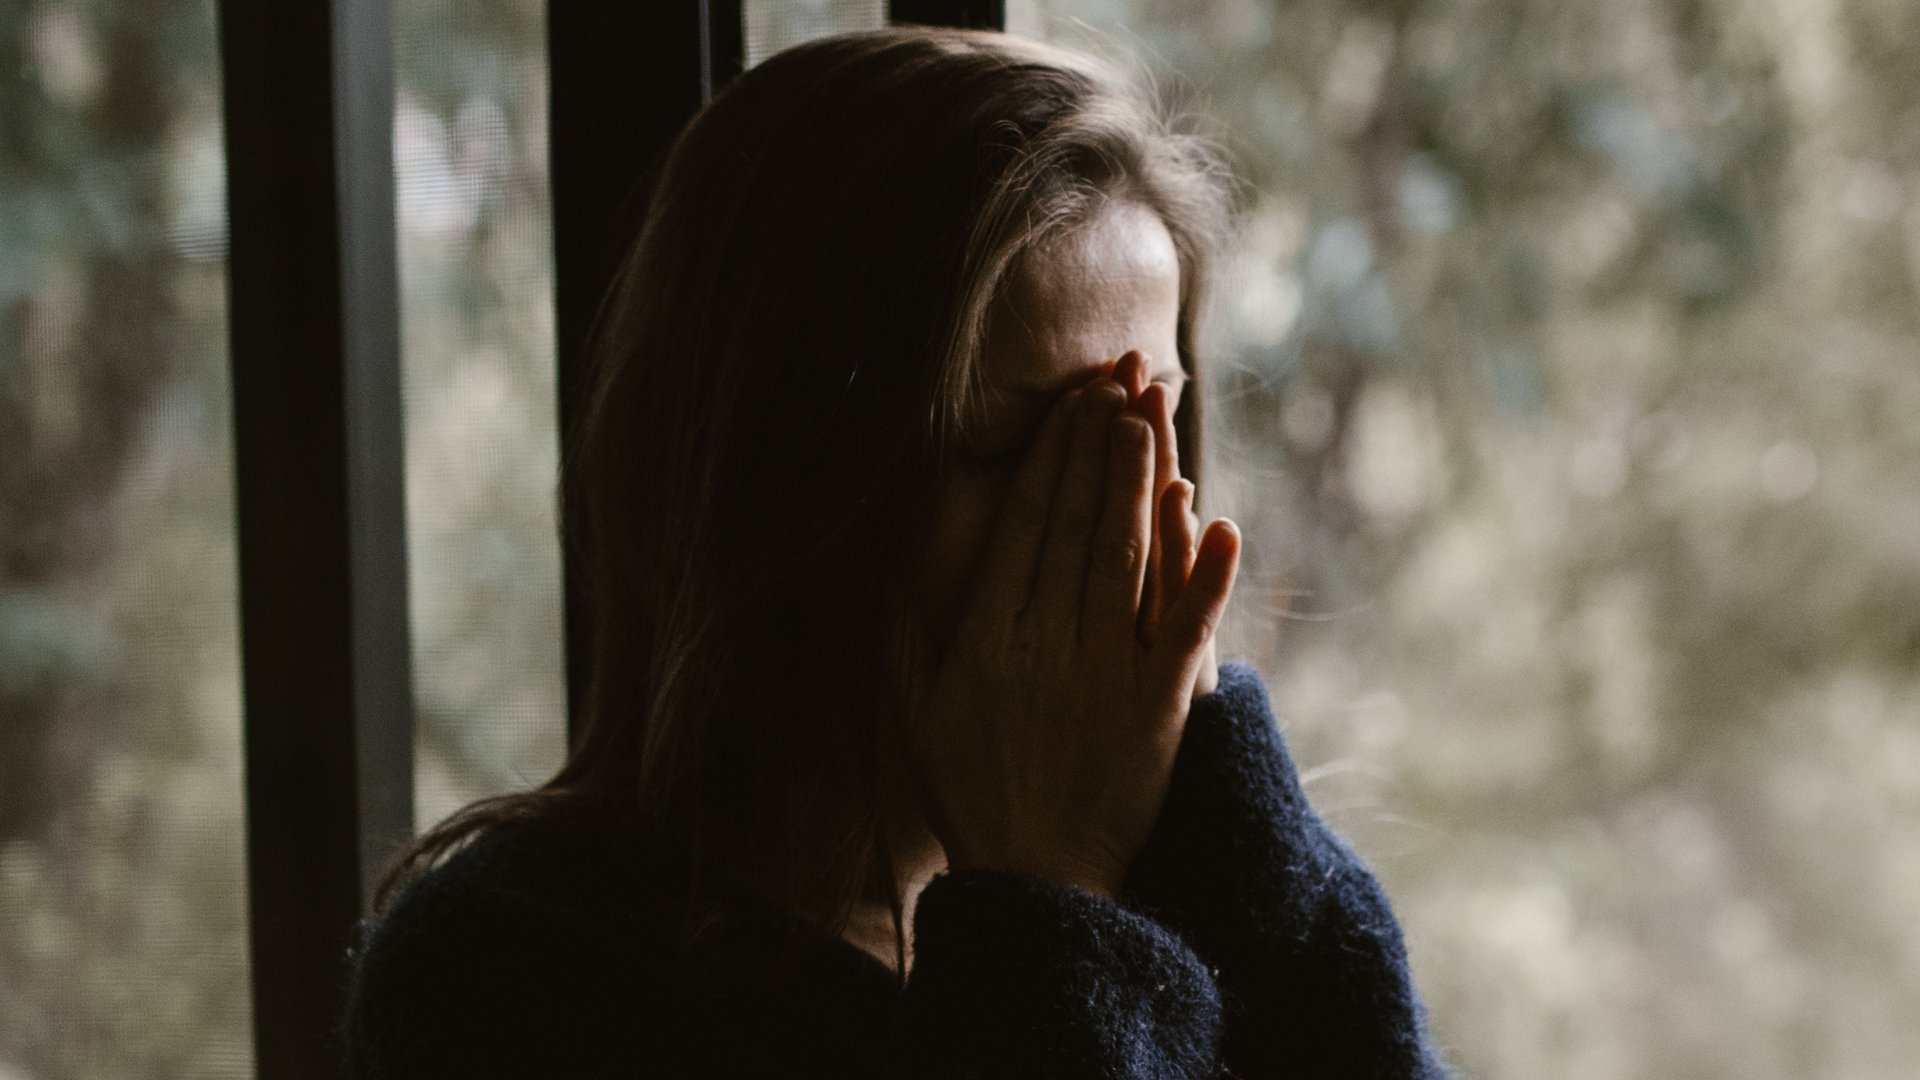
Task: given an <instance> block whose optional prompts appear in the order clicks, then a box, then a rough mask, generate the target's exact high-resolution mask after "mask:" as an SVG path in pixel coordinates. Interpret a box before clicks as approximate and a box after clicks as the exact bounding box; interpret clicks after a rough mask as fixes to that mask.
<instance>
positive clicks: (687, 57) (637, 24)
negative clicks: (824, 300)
mask: <svg viewBox="0 0 1920 1080" xmlns="http://www.w3.org/2000/svg"><path fill="white" fill-rule="evenodd" d="M741 4H742V0H657V2H651V3H630V4H593V3H588V2H587V0H551V2H550V3H549V10H548V23H547V29H548V50H549V62H550V67H549V71H550V78H551V92H550V95H549V102H550V110H551V111H550V115H549V119H550V138H551V144H550V154H551V165H552V189H553V221H554V279H555V297H554V302H555V316H556V318H555V323H556V332H557V334H558V342H557V344H558V349H559V353H558V355H559V401H560V413H561V424H562V429H561V430H562V432H563V434H564V433H565V432H569V431H571V430H572V427H573V424H574V423H575V422H576V420H577V418H578V411H579V404H580V400H581V394H582V391H583V389H584V387H585V385H586V381H587V360H586V356H585V352H584V349H585V345H586V342H587V339H588V335H589V332H590V330H591V328H592V325H593V321H594V318H595V316H596V314H597V312H598V311H599V308H600V305H601V301H602V298H603V297H604V296H605V294H606V291H607V288H608V286H609V284H610V283H611V281H612V279H613V276H614V273H615V270H616V269H617V266H618V262H619V259H620V258H621V256H622V255H623V254H624V250H625V248H626V246H627V245H628V244H629V243H630V242H631V240H632V237H633V235H634V233H635V230H636V229H637V227H638V223H639V221H640V218H641V214H642V211H643V209H644V206H645V198H646V193H647V188H648V181H649V179H650V177H651V175H652V171H653V170H654V169H655V168H656V167H657V165H658V162H659V159H660V157H661V156H662V154H663V152H664V151H665V149H666V147H667V146H668V145H669V144H670V143H671V141H672V139H673V137H674V135H675V134H676V133H677V132H678V131H679V130H680V128H681V126H682V125H684V124H685V122H686V121H687V119H688V118H689V117H691V116H692V115H693V114H694V112H696V111H697V110H698V109H699V108H700V107H701V106H702V105H703V104H705V103H706V102H707V101H709V100H711V99H712V97H713V95H714V93H716V92H717V91H718V90H719V89H720V88H721V87H723V86H725V85H726V83H727V81H728V80H730V79H732V78H733V77H734V76H736V75H738V74H739V72H740V70H741V68H742V66H743V64H744V52H745V50H744V33H743V18H742V15H743V12H742V6H741ZM219 8H220V11H219V30H220V58H221V64H222V74H223V80H224V94H223V99H224V106H223V107H224V116H225V128H226V133H225V138H226V151H227V204H228V223H229V264H228V265H229V285H228V290H229V291H228V296H229V334H230V345H231V363H232V387H233V432H234V461H235V464H234V490H235V506H236V519H237V520H236V529H237V536H238V545H239V574H240V625H241V653H242V656H241V659H242V685H243V692H244V697H245V713H246V715H245V731H244V738H245V744H246V746H245V762H246V811H247V840H246V852H247V879H248V893H249V896H248V904H249V917H250V924H249V925H250V950H251V960H252V963H251V972H252V980H253V988H252V989H253V1013H254V1017H253V1020H254V1045H255V1053H256V1074H257V1075H258V1076H259V1077H261V1080H292V1078H296V1077H299V1078H305V1077H313V1078H321V1077H325V1078H329V1080H331V1078H333V1077H336V1076H338V1075H339V1061H340V1058H339V1054H340V1049H341V1047H340V1045H339V1041H338V1032H339V1030H340V1024H341V1021H342V1016H341V1014H340V1009H341V1006H342V1004H343V1001H344V989H345V982H346V975H347V967H346V958H347V952H348V949H349V948H350V947H351V945H352V942H353V933H354V925H355V923H356V921H357V920H358V919H359V918H360V916H361V915H362V914H363V912H364V911H365V910H366V907H367V904H368V901H369V898H370V892H371V889H372V887H373V885H374V883H375V881H376V880H377V877H378V875H379V873H380V871H381V869H382V868H383V867H384V866H385V864H386V862H387V860H388V859H389V858H390V857H391V856H392V854H393V852H394V851H395V850H396V849H397V847H398V846H399V845H401V844H403V843H404V842H405V841H406V840H407V839H408V838H409V837H410V836H411V835H412V832H413V824H414V823H413V820H412V807H413V708H414V704H413V689H412V669H411V647H410V635H409V629H410V628H409V625H408V613H407V562H406V511H405V498H404V481H405V472H404V464H403V449H404V438H403V429H402V401H401V378H400V346H399V337H400V336H399V326H400V313H399V287H398V276H397V269H396V252H395V239H394V201H393V160H392V131H393V53H392V16H391V8H390V0H279V2H276V3H272V4H266V3H254V2H248V0H224V2H222V3H221V4H220V5H219ZM890 13H891V16H892V18H893V20H894V21H895V22H914V23H923V24H943V25H956V26H985V27H994V28H998V27H1000V26H1003V25H1004V14H1005V6H1004V0H947V2H936V0H893V3H892V5H891V8H890ZM616 113H617V114H618V115H619V117H620V124H619V130H618V132H617V135H616V137H609V135H610V131H609V124H608V118H609V116H611V115H614V114H616ZM565 559H566V565H567V567H568V569H567V612H568V615H567V622H566V625H567V675H568V687H569V699H570V710H569V711H570V721H569V726H570V733H571V729H572V728H573V726H574V722H573V720H572V719H571V717H572V716H573V715H576V714H577V711H578V707H579V703H580V696H579V695H580V691H581V689H582V688H583V687H584V686H585V680H586V678H587V677H588V674H589V673H588V671H587V657H588V655H589V653H588V647H587V645H588V642H587V628H586V626H585V625H584V622H583V619H582V618H581V612H582V605H580V604H579V602H578V598H579V597H578V592H577V590H578V588H579V584H578V572H577V568H578V552H576V551H572V550H569V551H567V552H566V553H565Z"/></svg>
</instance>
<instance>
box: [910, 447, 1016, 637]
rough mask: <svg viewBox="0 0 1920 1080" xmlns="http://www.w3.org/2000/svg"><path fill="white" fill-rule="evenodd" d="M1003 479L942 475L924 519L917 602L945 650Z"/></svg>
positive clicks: (983, 545)
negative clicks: (931, 509)
mask: <svg viewBox="0 0 1920 1080" xmlns="http://www.w3.org/2000/svg"><path fill="white" fill-rule="evenodd" d="M1005 492H1006V484H1005V482H1004V481H1001V480H997V479H993V478H982V477H974V476H968V475H965V474H957V475H953V476H949V477H948V478H946V479H945V480H944V481H943V482H942V485H941V493H940V495H939V497H938V498H937V499H936V500H935V501H934V505H933V512H932V514H931V515H930V517H929V519H928V522H927V538H926V544H925V546H924V547H923V548H922V549H921V552H920V559H919V562H918V565H917V567H916V575H915V576H916V581H915V593H916V606H917V607H918V609H919V612H920V616H921V619H922V620H923V623H924V626H925V629H926V631H927V634H928V636H929V638H931V640H932V641H933V643H934V645H935V646H936V647H937V648H940V649H942V650H944V649H945V648H946V643H947V638H948V637H949V636H950V635H951V633H952V630H953V624H954V622H955V621H956V620H957V619H958V618H959V616H960V604H961V601H962V600H964V599H965V595H966V589H967V585H968V583H969V582H970V580H971V579H972V576H973V570H974V567H975V565H976V564H977V563H978V562H979V558H980V553H981V552H982V551H983V550H985V548H986V543H987V538H988V537H989V536H991V535H992V532H993V523H994V521H995V520H996V518H997V517H998V516H999V512H1000V500H1001V497H1002V496H1003V495H1004V494H1005Z"/></svg>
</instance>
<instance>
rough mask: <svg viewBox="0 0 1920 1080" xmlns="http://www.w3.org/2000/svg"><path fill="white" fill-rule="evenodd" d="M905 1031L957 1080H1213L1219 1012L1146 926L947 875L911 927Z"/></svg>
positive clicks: (1200, 974)
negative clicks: (1186, 1079)
mask: <svg viewBox="0 0 1920 1080" xmlns="http://www.w3.org/2000/svg"><path fill="white" fill-rule="evenodd" d="M903 1008H904V1009H905V1011H906V1017H905V1018H906V1020H907V1023H906V1024H905V1025H904V1029H905V1031H906V1032H908V1033H909V1037H910V1038H912V1039H913V1040H914V1042H915V1043H916V1044H917V1045H916V1046H915V1047H914V1050H915V1053H914V1054H913V1055H912V1056H913V1057H914V1058H917V1059H918V1060H921V1061H939V1062H943V1063H948V1064H945V1065H943V1066H942V1070H943V1071H942V1072H941V1075H955V1076H994V1077H1001V1076H1047V1077H1081V1076H1085V1077H1095V1076H1102V1077H1104V1076H1206V1075H1211V1073H1212V1071H1213V1061H1214V1057H1215V1053H1216V1047H1217V1043H1218V1039H1219V1031H1220V998H1219V992H1218V991H1217V990H1216V988H1215V987H1214V983H1213V979H1212V977H1211V976H1210V974H1209V973H1208V971H1207V969H1206V968H1205V967H1204V966H1203V965H1202V964H1201V962H1200V960H1199V958H1198V957H1197V956H1195V955H1194V953H1193V951H1192V950H1191V949H1189V948H1187V946H1186V945H1185V944H1184V943H1183V942H1182V941H1181V940H1180V939H1179V938H1178V937H1176V936H1175V935H1174V934H1173V933H1171V932H1170V931H1168V930H1167V929H1166V928H1165V927H1163V926H1161V925H1159V924H1158V923H1156V922H1154V921H1153V920H1151V919H1149V918H1146V917H1145V916H1142V915H1140V914H1138V913H1136V912H1133V911H1130V910H1128V909H1127V908H1125V907H1123V906H1121V905H1119V904H1117V903H1114V902H1113V901H1110V900H1107V899H1105V898H1104V897H1100V896H1096V895H1094V894H1093V893H1089V892H1086V891H1084V890H1080V889H1076V888H1073V887H1071V886H1066V885H1059V884H1055V883H1052V882H1047V881H1041V880H1039V879H1037V878H1031V877H1027V876H1024V875H1020V874H1013V873H1005V872H1001V871H992V870H968V871H962V872H958V873H946V874H941V875H939V876H937V877H935V878H934V879H933V881H932V882H931V883H930V884H929V885H928V886H927V887H926V889H925V890H924V891H923V892H922V893H921V895H920V899H919V904H918V907H917V909H916V911H915V913H914V966H913V975H912V979H911V981H910V982H909V983H908V986H907V993H906V996H905V999H904V1002H903Z"/></svg>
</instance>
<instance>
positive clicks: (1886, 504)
mask: <svg viewBox="0 0 1920 1080" xmlns="http://www.w3.org/2000/svg"><path fill="white" fill-rule="evenodd" d="M1013 25H1014V27H1015V28H1016V29H1025V30H1027V31H1028V32H1032V33H1040V34H1045V35H1047V36H1051V37H1054V38H1057V39H1060V40H1065V41H1070V42H1076V43H1082V44H1090V45H1091V47H1094V48H1096V49H1102V50H1106V51H1113V50H1116V49H1117V50H1120V51H1123V52H1132V53H1142V54H1146V55H1149V56H1151V57H1153V58H1155V66H1156V67H1157V68H1159V69H1160V70H1161V72H1162V75H1163V78H1167V81H1168V82H1169V83H1170V84H1172V85H1184V86H1185V87H1187V89H1188V90H1189V92H1191V93H1193V94H1194V95H1195V97H1194V100H1195V102H1196V104H1197V107H1199V108H1201V109H1203V110H1204V112H1205V114H1206V115H1207V116H1209V117H1211V118H1212V120H1213V121H1214V124H1213V129H1214V131H1215V132H1216V135H1217V137H1218V138H1219V139H1220V140H1221V141H1222V143H1223V144H1224V146H1225V147H1226V148H1227V150H1228V151H1229V152H1230V154H1231V156H1232V157H1233V159H1234V162H1235V165H1236V168H1237V170H1238V173H1239V175H1240V176H1241V177H1242V178H1243V179H1244V181H1245V187H1244V190H1243V191H1242V192H1241V204H1242V212H1243V216H1242V218H1241V227H1240V229H1239V231H1238V241H1239V245H1238V250H1237V252H1236V253H1235V255H1234V256H1233V258H1232V260H1231V263H1230V266H1229V268H1228V270H1227V273H1226V275H1225V282H1224V284H1223V288H1222V290H1221V293H1222V295H1221V296H1220V298H1219V301H1220V302H1219V305H1218V311H1217V316H1216V319H1215V322H1214V329H1215V331H1216V341H1217V343H1218V346H1219V353H1218V355H1216V356H1214V357H1213V359H1214V361H1215V368H1214V371H1215V376H1216V378H1215V382H1214V390H1215V391H1216V398H1215V400H1217V401H1219V402H1220V408H1219V410H1218V416H1217V418H1216V427H1217V430H1216V431H1215V432H1214V433H1213V434H1214V437H1215V438H1216V439H1218V440H1219V441H1220V442H1221V443H1222V444H1224V445H1225V447H1226V449H1227V453H1226V455H1225V456H1226V458H1227V463H1228V468H1227V469H1226V470H1225V471H1226V472H1227V473H1229V474H1230V475H1229V476H1227V477H1225V478H1223V479H1225V480H1226V481H1227V482H1226V483H1225V484H1222V485H1220V488H1221V489H1220V490H1215V491H1213V492H1210V493H1207V497H1208V498H1209V499H1211V500H1212V502H1213V504H1214V512H1225V513H1230V514H1232V515H1233V516H1234V517H1235V518H1236V520H1238V521H1239V522H1241V524H1242V525H1243V527H1244V528H1245V530H1246V534H1247V537H1248V541H1247V542H1248V549H1249V561H1250V569H1251V571H1252V573H1251V574H1250V575H1249V576H1247V577H1244V578H1243V585H1242V586H1241V589H1240V590H1238V591H1237V593H1236V595H1237V597H1238V599H1237V600H1236V603H1237V604H1238V605H1239V610H1238V611H1237V612H1236V613H1235V615H1236V622H1235V623H1234V625H1233V627H1232V637H1231V640H1232V642H1233V643H1234V645H1233V647H1231V648H1228V649H1227V650H1226V652H1227V654H1229V655H1232V654H1239V655H1244V656H1248V657H1250V658H1253V659H1255V660H1257V661H1258V662H1259V663H1260V664H1261V666H1262V668H1263V670H1265V671H1267V672H1269V674H1270V681H1271V682H1272V683H1273V686H1274V691H1275V693H1276V695H1277V696H1278V698H1279V700H1281V701H1282V702H1284V704H1285V707H1286V710H1287V712H1286V717H1287V719H1286V723H1287V724H1288V729H1289V736H1290V738H1291V740H1292V741H1293V743H1294V745H1295V747H1296V749H1297V750H1298V752H1299V755H1300V758H1301V760H1302V761H1303V762H1304V763H1306V765H1307V766H1308V767H1310V768H1311V770H1312V772H1313V779H1312V781H1311V785H1310V786H1311V790H1312V791H1313V792H1314V794H1315V799H1316V802H1317V803H1318V804H1320V805H1321V806H1322V808H1323V809H1324V811H1325V812H1326V813H1327V815H1328V816H1329V818H1330V819H1331V820H1332V821H1333V822H1334V823H1335V824H1336V825H1337V826H1338V827H1340V828H1341V829H1342V830H1344V831H1346V832H1347V833H1348V834H1349V835H1351V836H1353V837H1354V839H1355V841H1356V843H1357V844H1358V846H1359V847H1360V848H1361V849H1362V851H1363V852H1364V853H1366V854H1367V855H1368V857H1369V858H1370V859H1371V861H1373V862H1374V863H1375V865H1376V866H1378V867H1379V868H1380V870H1381V873H1382V877H1383V879H1384V880H1385V881H1386V883H1387V885H1388V887H1389V891H1390V892H1391V894H1392V895H1393V897H1394V898H1395V901H1396V904H1397V905H1398V908H1399V910H1400V912H1401V914H1402V916H1403V919H1404V921H1405V922H1406V924H1407V927H1408V931H1409V939H1410V947H1411V949H1412V952H1413V958H1414V962H1415V965H1416V968H1417V971H1418V976H1419V982H1420V985H1421V986H1422V988H1423V989H1424V990H1425V992H1426V994H1427V997H1428V1000H1429V1003H1430V1006H1431V1008H1432V1011H1433V1016H1434V1023H1435V1025H1436V1028H1437V1030H1438V1032H1439V1034H1440V1035H1441V1037H1442V1038H1443V1040H1444V1042H1445V1043H1446V1045H1447V1046H1449V1047H1450V1048H1451V1050H1452V1053H1453V1055H1454V1057H1455V1059H1456V1060H1457V1062H1458V1063H1459V1064H1460V1065H1461V1066H1462V1067H1463V1071H1464V1073H1465V1075H1469V1076H1479V1077H1536V1076H1554V1077H1561V1078H1566V1080H1589V1078H1591V1080H1601V1078H1609V1080H1611V1078H1623V1080H1624V1078H1628V1077H1651V1076H1660V1077H1683V1076H1684V1077H1701V1078H1709V1077H1728V1078H1732V1077H1741V1078H1745V1080H1755V1078H1763V1077H1764V1078H1775V1077H1777V1078H1782V1080H1784V1078H1790V1077H1807V1076H1821V1077H1861V1078H1866V1077H1875V1078H1893V1077H1904V1076H1911V1075H1912V1074H1913V1063H1914V1062H1915V1061H1920V424H1916V422H1915V417H1916V416H1920V303H1916V300H1917V299H1920V295H1917V294H1920V79H1916V78H1914V73H1915V72H1916V71H1920V6H1915V5H1913V4H1911V3H1910V2H1907V0H1782V2H1780V3H1775V4H1764V5H1763V4H1753V3H1746V2H1733V0H1684V2H1652V0H1624V2H1623V0H1614V2H1609V3H1604V4H1602V3H1597V2H1588V3H1566V2H1563V0H1476V2H1468V3H1458V2H1454V3H1438V2H1376V3H1359V2H1336V0H1292V2H1288V3H1284V4H1279V3H1255V2H1253V0H1138V2H1124V0H1105V2H1102V0H1049V2H1046V3H1044V4H1042V5H1040V9H1039V10H1036V9H1035V8H1033V7H1031V6H1024V5H1015V13H1014V16H1013ZM1168 73H1171V77H1169V75H1168Z"/></svg>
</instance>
